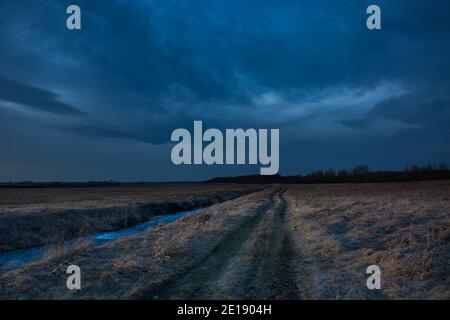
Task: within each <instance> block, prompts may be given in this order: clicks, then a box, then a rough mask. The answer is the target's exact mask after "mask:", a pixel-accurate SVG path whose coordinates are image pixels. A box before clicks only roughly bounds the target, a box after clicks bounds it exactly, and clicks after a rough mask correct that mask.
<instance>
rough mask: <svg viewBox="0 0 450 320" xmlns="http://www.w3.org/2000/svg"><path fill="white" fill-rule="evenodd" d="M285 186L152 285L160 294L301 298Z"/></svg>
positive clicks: (170, 296) (154, 295)
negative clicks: (190, 261)
mask: <svg viewBox="0 0 450 320" xmlns="http://www.w3.org/2000/svg"><path fill="white" fill-rule="evenodd" d="M284 192H285V190H281V191H278V192H276V193H274V194H273V196H272V198H271V201H270V203H269V204H268V205H267V206H265V207H263V208H260V210H259V212H257V213H256V214H255V215H254V216H252V217H251V218H249V219H248V220H246V221H245V222H244V223H243V224H241V225H240V226H239V227H238V228H236V229H234V230H232V231H231V232H229V233H228V234H227V235H225V237H224V238H223V239H222V241H221V242H220V243H219V244H218V245H216V247H214V249H213V250H212V251H211V252H210V254H208V255H207V256H206V257H204V258H202V259H201V260H200V261H198V262H196V263H195V264H194V265H192V266H191V267H190V268H188V269H186V270H184V271H183V272H182V273H179V274H177V275H173V276H172V277H171V278H170V279H167V280H166V281H163V282H162V283H160V284H159V285H157V286H155V287H154V288H152V289H151V290H149V291H148V292H147V294H146V297H147V298H159V299H224V298H225V299H298V298H299V294H298V293H299V290H298V289H297V287H296V282H295V272H294V270H295V269H294V266H293V265H292V264H293V261H294V260H293V258H294V255H295V253H294V250H293V242H292V239H291V237H290V235H289V233H288V231H287V227H286V222H285V213H286V201H285V199H284V197H283V193H284Z"/></svg>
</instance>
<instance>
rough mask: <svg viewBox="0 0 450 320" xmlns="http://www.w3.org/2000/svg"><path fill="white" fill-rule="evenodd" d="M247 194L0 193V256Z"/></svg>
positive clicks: (187, 188)
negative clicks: (8, 252) (12, 251)
mask: <svg viewBox="0 0 450 320" xmlns="http://www.w3.org/2000/svg"><path fill="white" fill-rule="evenodd" d="M252 190H255V186H252V187H249V186H245V185H242V186H237V185H205V184H155V185H154V186H112V187H111V186H109V187H89V188H83V187H81V188H0V253H1V252H5V251H11V250H17V249H23V248H30V247H36V246H42V245H45V244H49V243H57V242H61V241H63V240H67V239H71V238H74V237H80V236H84V235H88V234H92V233H95V232H99V231H109V230H115V229H120V228H124V227H127V226H132V225H135V224H137V223H140V222H143V221H146V220H148V219H149V218H151V217H152V216H153V215H155V214H166V213H173V212H177V211H182V210H189V209H192V208H196V207H203V206H207V205H211V204H213V203H215V202H220V201H223V200H227V199H230V198H233V197H236V196H238V195H242V194H244V193H246V192H250V191H252Z"/></svg>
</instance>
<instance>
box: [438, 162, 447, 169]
mask: <svg viewBox="0 0 450 320" xmlns="http://www.w3.org/2000/svg"><path fill="white" fill-rule="evenodd" d="M438 170H439V171H448V165H447V164H446V163H440V164H439V166H438Z"/></svg>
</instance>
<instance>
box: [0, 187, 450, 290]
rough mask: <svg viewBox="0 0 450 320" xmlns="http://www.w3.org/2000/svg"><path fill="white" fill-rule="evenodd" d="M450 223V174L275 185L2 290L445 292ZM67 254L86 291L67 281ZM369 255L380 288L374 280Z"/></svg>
mask: <svg viewBox="0 0 450 320" xmlns="http://www.w3.org/2000/svg"><path fill="white" fill-rule="evenodd" d="M218 187H219V186H216V187H213V186H211V187H210V188H212V189H214V188H218ZM222 187H223V186H222ZM230 188H231V189H233V188H236V186H230ZM247 188H249V187H248V186H247ZM231 189H230V190H231ZM19 202H20V201H19ZM449 231H450V181H437V182H417V183H415V182H412V183H389V184H336V185H331V184H324V185H286V186H283V185H275V186H268V187H266V188H264V189H263V190H259V191H256V192H252V193H248V194H246V195H243V196H240V197H238V198H234V199H231V200H229V201H225V202H222V203H216V204H213V205H211V206H210V207H208V208H206V209H205V210H204V211H202V212H201V213H200V214H197V215H191V216H189V215H188V216H185V217H183V218H181V219H179V220H176V221H174V222H172V223H168V224H165V225H161V226H158V227H156V228H154V229H151V230H148V231H144V232H141V233H139V234H136V235H133V236H130V237H126V238H122V239H119V240H116V241H113V242H110V243H108V244H106V245H103V246H95V245H93V244H91V243H83V244H81V245H80V246H78V247H76V248H74V249H73V250H70V251H69V250H65V249H63V248H61V250H56V251H55V252H53V253H52V254H49V255H47V256H46V257H44V258H43V259H41V260H39V261H36V262H34V263H32V264H29V265H27V266H24V267H22V268H21V269H18V270H13V271H9V272H6V273H4V274H2V275H0V298H1V299H181V298H186V299H449V298H450V264H449V263H450V250H449V249H450V248H449V244H450V242H449V240H450V238H449ZM70 264H76V265H78V266H80V268H81V270H82V288H81V290H73V291H71V290H68V289H67V287H66V279H67V274H66V268H67V266H68V265H70ZM372 264H376V265H379V266H380V268H381V272H382V275H381V279H382V289H381V290H368V289H367V288H366V279H367V277H368V275H367V274H366V268H367V266H369V265H372Z"/></svg>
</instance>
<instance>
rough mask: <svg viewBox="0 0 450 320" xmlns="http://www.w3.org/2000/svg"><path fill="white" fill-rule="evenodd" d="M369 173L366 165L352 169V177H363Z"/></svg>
mask: <svg viewBox="0 0 450 320" xmlns="http://www.w3.org/2000/svg"><path fill="white" fill-rule="evenodd" d="M368 173H369V167H368V166H367V165H366V164H360V165H358V166H356V167H355V168H354V169H353V175H355V176H364V175H366V174H368Z"/></svg>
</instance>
